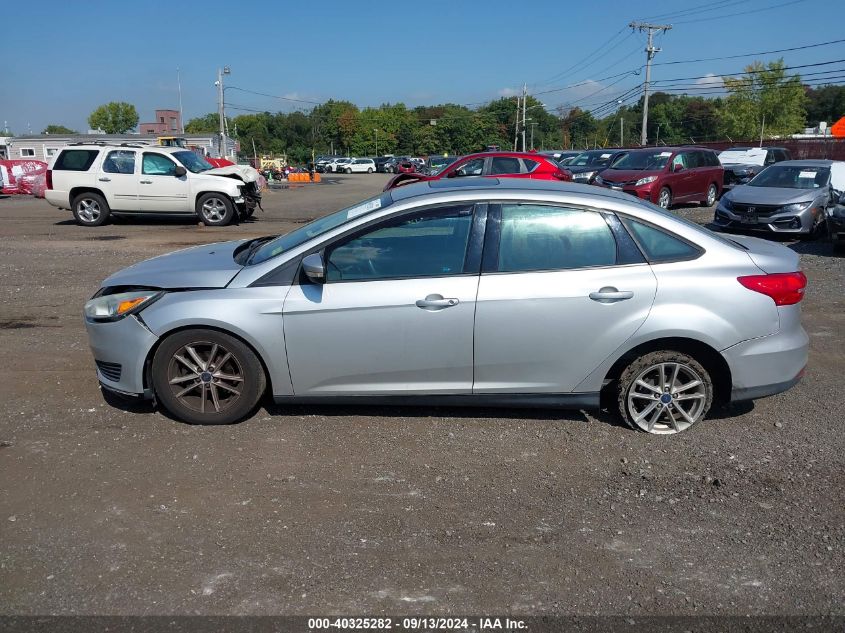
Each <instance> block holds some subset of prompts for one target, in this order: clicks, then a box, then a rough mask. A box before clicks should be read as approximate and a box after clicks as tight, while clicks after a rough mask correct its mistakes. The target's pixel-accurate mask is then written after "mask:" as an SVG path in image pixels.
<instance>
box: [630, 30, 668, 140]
mask: <svg viewBox="0 0 845 633" xmlns="http://www.w3.org/2000/svg"><path fill="white" fill-rule="evenodd" d="M628 26H630V27H631V28H632V29H637V30H638V31H648V46H647V47H646V49H645V52H646V66H645V83H644V84H643V129H642V135H641V136H640V145H646V144H647V143H648V84H649V82H650V81H651V60H652V59H654V55H655V53H659V52H660V51H661V50H662V49H660V48H655V47H654V32H655V31H664V32H665V31H668V30H669V29H671V28H672V25H671V24H648V23H646V22H631V23H630V24H629V25H628Z"/></svg>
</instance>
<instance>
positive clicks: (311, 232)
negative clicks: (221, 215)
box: [247, 191, 393, 265]
mask: <svg viewBox="0 0 845 633" xmlns="http://www.w3.org/2000/svg"><path fill="white" fill-rule="evenodd" d="M391 204H393V197H392V196H391V195H390V192H389V191H386V192H384V193H383V194H381V195H380V196H376V197H375V198H370V199H369V200H365V201H364V202H361V203H359V204H356V205H355V206H353V207H349V208H347V209H342V210H341V211H338V212H336V213H332V214H331V215H327V216H325V217H323V218H318V219H316V220H314V221H313V222H311V223H309V224H306V225H305V226H303V227H300V228H298V229H296V230H295V231H291V232H290V233H288V234H286V235H281V236H279V237H277V238H276V239H274V240H272V241H270V242H267V243H266V244H264V245H262V246H261V248H259V249H258V250H256V251H255V253H254V254H253V255H252V257H250V259H249V261H248V262H247V264H248V265H252V264H260V263H261V262H266V261H267V260H268V259H270V258H272V257H277V256H278V255H281V254H282V253H286V252H288V251H289V250H291V249H292V248H296V247H297V246H300V245H302V244H304V243H305V242H307V241H308V240H310V239H313V238H315V237H319V236H320V235H323V234H324V233H328V232H329V231H331V230H332V229H334V228H337V227H338V226H340V225H341V224H345V223H346V222H348V221H350V220H353V219H355V218H357V217H358V216H361V215H364V214H365V213H370V212H372V211H376V210H377V209H384V208H385V207H387V206H390V205H391Z"/></svg>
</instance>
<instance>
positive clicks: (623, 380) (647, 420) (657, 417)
mask: <svg viewBox="0 0 845 633" xmlns="http://www.w3.org/2000/svg"><path fill="white" fill-rule="evenodd" d="M619 382H620V385H619V409H620V413H621V414H622V417H623V418H624V420H625V422H626V423H627V424H628V425H629V426H631V427H632V428H634V429H639V430H641V431H645V432H646V433H653V434H656V435H671V434H673V433H680V432H681V431H685V430H686V429H688V428H689V427H691V426H692V425H693V424H695V423H696V422H699V421H700V420H701V419H703V418H704V416H705V415H706V414H707V411H708V410H709V409H710V405H711V404H712V401H713V384H712V381H711V379H710V375H709V374H708V372H707V370H706V369H705V368H704V367H703V366H702V365H701V364H700V363H698V362H697V361H696V360H695V359H693V358H692V357H690V356H687V355H686V354H681V353H679V352H672V351H661V352H652V353H650V354H646V355H645V356H642V357H640V358H639V359H637V360H636V361H634V362H633V363H631V365H629V366H628V368H627V369H626V370H625V371H624V372H623V373H622V376H621V377H620V380H619Z"/></svg>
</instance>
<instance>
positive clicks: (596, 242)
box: [497, 204, 616, 272]
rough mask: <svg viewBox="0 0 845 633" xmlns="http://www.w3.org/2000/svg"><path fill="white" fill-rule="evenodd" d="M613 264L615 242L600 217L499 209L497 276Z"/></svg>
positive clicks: (537, 208) (525, 207)
mask: <svg viewBox="0 0 845 633" xmlns="http://www.w3.org/2000/svg"><path fill="white" fill-rule="evenodd" d="M615 263H616V240H615V238H614V237H613V233H612V232H611V230H610V227H608V225H607V222H605V220H604V217H602V215H601V214H600V213H596V212H594V211H582V210H580V209H567V208H563V207H554V206H545V205H529V204H505V205H502V221H501V237H500V240H499V258H498V267H497V270H498V271H499V272H526V271H532V270H567V269H573V268H588V267H592V266H612V265H614V264H615Z"/></svg>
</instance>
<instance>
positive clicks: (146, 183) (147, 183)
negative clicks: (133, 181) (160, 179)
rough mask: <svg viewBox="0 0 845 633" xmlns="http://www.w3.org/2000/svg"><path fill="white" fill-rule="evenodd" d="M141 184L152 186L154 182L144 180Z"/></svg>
mask: <svg viewBox="0 0 845 633" xmlns="http://www.w3.org/2000/svg"><path fill="white" fill-rule="evenodd" d="M141 184H142V185H151V184H153V181H152V180H142V181H141Z"/></svg>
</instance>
